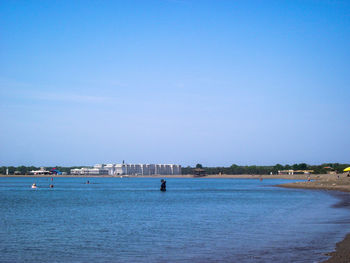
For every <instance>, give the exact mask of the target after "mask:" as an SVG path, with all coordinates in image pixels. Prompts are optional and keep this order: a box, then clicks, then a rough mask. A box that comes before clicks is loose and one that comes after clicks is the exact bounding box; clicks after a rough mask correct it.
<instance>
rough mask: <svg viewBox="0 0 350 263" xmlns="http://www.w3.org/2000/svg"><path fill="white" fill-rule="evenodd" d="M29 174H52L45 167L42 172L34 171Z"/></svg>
mask: <svg viewBox="0 0 350 263" xmlns="http://www.w3.org/2000/svg"><path fill="white" fill-rule="evenodd" d="M29 174H34V175H43V174H51V172H50V171H47V170H45V168H44V167H40V170H32V171H30V172H29Z"/></svg>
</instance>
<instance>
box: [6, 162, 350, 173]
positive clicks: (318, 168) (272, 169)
mask: <svg viewBox="0 0 350 263" xmlns="http://www.w3.org/2000/svg"><path fill="white" fill-rule="evenodd" d="M349 166H350V164H340V163H324V164H320V165H309V164H306V163H299V164H293V165H289V164H286V165H282V164H276V165H273V166H257V165H236V164H232V165H231V166H228V167H224V166H220V167H203V166H202V165H201V164H197V165H196V166H194V167H191V166H187V167H182V174H192V173H193V169H195V168H201V169H203V170H204V171H205V172H206V173H207V174H220V173H221V174H270V173H273V174H277V173H278V171H281V170H313V171H314V173H315V174H325V173H327V172H328V171H335V172H337V173H342V172H343V170H344V169H345V168H346V167H349ZM82 167H86V166H71V167H64V166H48V167H44V168H45V170H48V171H50V170H51V169H52V168H56V169H57V170H59V171H61V172H66V173H67V174H70V170H71V169H75V168H82ZM6 169H8V171H9V174H15V173H18V174H29V172H30V171H32V170H39V169H40V167H37V166H23V165H21V166H17V167H16V166H0V174H6Z"/></svg>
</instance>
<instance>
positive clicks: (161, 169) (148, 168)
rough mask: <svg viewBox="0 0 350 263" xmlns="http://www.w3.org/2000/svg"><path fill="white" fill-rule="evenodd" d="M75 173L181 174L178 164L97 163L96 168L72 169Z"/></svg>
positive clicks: (72, 172)
mask: <svg viewBox="0 0 350 263" xmlns="http://www.w3.org/2000/svg"><path fill="white" fill-rule="evenodd" d="M70 172H71V174H75V175H136V176H137V175H180V174H181V165H178V164H126V163H122V164H106V165H103V164H96V165H95V166H94V168H80V169H71V171H70Z"/></svg>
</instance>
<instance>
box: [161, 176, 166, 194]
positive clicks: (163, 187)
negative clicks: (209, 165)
mask: <svg viewBox="0 0 350 263" xmlns="http://www.w3.org/2000/svg"><path fill="white" fill-rule="evenodd" d="M160 181H161V183H162V184H161V185H160V191H162V192H165V191H166V181H165V180H164V179H162V180H160Z"/></svg>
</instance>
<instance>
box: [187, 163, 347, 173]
mask: <svg viewBox="0 0 350 263" xmlns="http://www.w3.org/2000/svg"><path fill="white" fill-rule="evenodd" d="M349 166H350V164H340V163H324V164H320V165H309V164H306V163H299V164H293V165H289V164H286V165H282V164H276V165H273V166H272V165H271V166H257V165H236V164H232V165H231V166H229V167H223V166H222V167H203V166H202V165H201V164H197V165H196V166H195V167H191V166H187V167H182V174H192V173H193V169H195V168H201V169H203V170H204V171H205V172H206V174H220V173H221V174H270V173H272V174H277V173H278V171H281V170H313V171H314V172H313V173H315V174H326V173H327V172H328V171H335V172H337V173H342V172H343V170H344V169H345V168H346V167H349Z"/></svg>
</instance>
